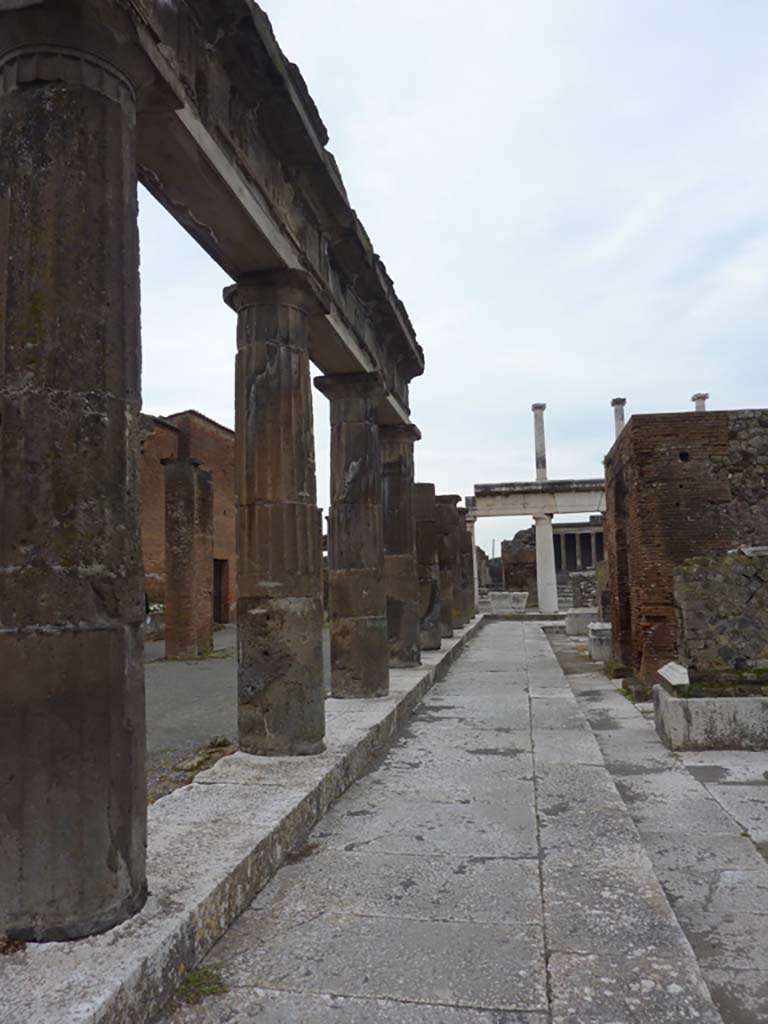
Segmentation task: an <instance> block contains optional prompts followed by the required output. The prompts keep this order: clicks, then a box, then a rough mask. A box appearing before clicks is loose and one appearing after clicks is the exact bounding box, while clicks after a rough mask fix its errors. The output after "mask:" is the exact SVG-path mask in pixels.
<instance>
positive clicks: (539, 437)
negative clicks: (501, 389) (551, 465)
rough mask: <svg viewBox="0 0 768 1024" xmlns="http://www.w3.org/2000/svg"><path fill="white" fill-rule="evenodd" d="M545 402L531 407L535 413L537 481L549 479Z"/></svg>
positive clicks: (534, 431) (535, 403)
mask: <svg viewBox="0 0 768 1024" xmlns="http://www.w3.org/2000/svg"><path fill="white" fill-rule="evenodd" d="M546 408H547V407H546V405H545V404H544V402H534V403H533V405H532V406H531V410H532V411H533V433H534V440H535V443H536V479H537V480H546V479H547V444H546V440H545V438H544V410H545V409H546Z"/></svg>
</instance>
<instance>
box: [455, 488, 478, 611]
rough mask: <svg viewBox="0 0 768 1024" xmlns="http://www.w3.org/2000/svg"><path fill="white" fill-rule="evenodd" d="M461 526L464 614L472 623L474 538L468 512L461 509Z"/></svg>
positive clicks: (473, 604)
mask: <svg viewBox="0 0 768 1024" xmlns="http://www.w3.org/2000/svg"><path fill="white" fill-rule="evenodd" d="M458 512H459V526H460V527H461V534H460V536H459V558H460V560H461V584H462V604H461V606H462V612H463V618H464V623H465V624H466V623H467V622H470V621H471V620H472V619H473V618H474V617H475V597H474V593H475V587H474V582H473V578H472V577H473V573H472V537H471V536H470V533H469V527H468V525H467V510H466V509H465V508H460V509H459V510H458Z"/></svg>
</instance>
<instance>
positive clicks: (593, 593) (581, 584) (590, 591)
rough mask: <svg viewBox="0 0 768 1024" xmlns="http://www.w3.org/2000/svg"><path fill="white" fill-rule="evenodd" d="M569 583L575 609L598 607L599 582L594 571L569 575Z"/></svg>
mask: <svg viewBox="0 0 768 1024" xmlns="http://www.w3.org/2000/svg"><path fill="white" fill-rule="evenodd" d="M568 581H569V583H570V584H571V591H572V593H573V607H574V608H596V607H597V581H596V578H595V571H594V569H592V570H586V571H584V572H572V573H569V575H568Z"/></svg>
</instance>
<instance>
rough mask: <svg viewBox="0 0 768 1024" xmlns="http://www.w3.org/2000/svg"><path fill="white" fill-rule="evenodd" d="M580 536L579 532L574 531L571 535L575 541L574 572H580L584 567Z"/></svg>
mask: <svg viewBox="0 0 768 1024" xmlns="http://www.w3.org/2000/svg"><path fill="white" fill-rule="evenodd" d="M581 537H582V535H581V534H580V533H574V535H573V539H574V540H575V541H576V572H581V570H582V569H583V568H584V554H583V549H582V545H581Z"/></svg>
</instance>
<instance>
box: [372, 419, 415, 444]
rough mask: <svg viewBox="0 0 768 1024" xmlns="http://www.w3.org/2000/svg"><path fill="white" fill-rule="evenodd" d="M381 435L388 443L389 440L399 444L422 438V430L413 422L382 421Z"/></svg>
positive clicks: (380, 425) (413, 441)
mask: <svg viewBox="0 0 768 1024" xmlns="http://www.w3.org/2000/svg"><path fill="white" fill-rule="evenodd" d="M379 436H380V437H381V440H382V441H383V442H384V443H385V444H386V443H387V442H389V443H393V444H397V443H405V442H409V441H410V442H411V443H412V444H414V443H415V442H416V441H420V440H421V431H420V430H419V428H418V427H417V426H416V425H415V424H413V423H380V424H379Z"/></svg>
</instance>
